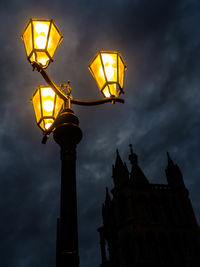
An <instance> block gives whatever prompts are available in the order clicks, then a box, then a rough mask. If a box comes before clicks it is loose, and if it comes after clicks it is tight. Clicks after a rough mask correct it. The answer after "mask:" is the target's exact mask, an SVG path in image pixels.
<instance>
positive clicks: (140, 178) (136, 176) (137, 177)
mask: <svg viewBox="0 0 200 267" xmlns="http://www.w3.org/2000/svg"><path fill="white" fill-rule="evenodd" d="M129 146H130V155H129V160H130V162H131V165H132V168H131V177H130V181H131V183H132V184H134V185H135V184H137V185H147V184H149V181H148V180H147V178H146V176H145V175H144V173H143V171H142V170H141V168H140V167H139V165H138V156H137V154H135V153H133V147H132V144H130V145H129Z"/></svg>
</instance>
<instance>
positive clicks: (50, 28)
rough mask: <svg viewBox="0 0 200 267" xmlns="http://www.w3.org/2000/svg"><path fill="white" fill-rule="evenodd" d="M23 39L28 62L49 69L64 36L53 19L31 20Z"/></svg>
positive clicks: (22, 35) (22, 36)
mask: <svg viewBox="0 0 200 267" xmlns="http://www.w3.org/2000/svg"><path fill="white" fill-rule="evenodd" d="M21 38H22V40H23V41H24V45H25V48H26V54H27V58H28V60H29V61H30V62H31V63H33V62H37V63H38V64H41V65H42V67H43V68H47V67H48V65H49V64H50V63H51V62H52V61H53V56H54V53H55V51H56V48H57V47H58V45H59V44H60V42H61V41H62V39H63V36H62V34H61V32H60V31H59V29H58V28H57V26H56V24H55V22H54V21H53V20H52V19H30V20H29V22H28V23H27V25H26V27H25V29H24V31H23V33H22V34H21Z"/></svg>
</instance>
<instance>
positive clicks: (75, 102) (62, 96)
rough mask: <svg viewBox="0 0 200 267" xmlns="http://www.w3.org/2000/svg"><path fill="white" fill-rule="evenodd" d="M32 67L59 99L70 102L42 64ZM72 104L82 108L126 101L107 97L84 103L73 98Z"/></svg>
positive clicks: (35, 63)
mask: <svg viewBox="0 0 200 267" xmlns="http://www.w3.org/2000/svg"><path fill="white" fill-rule="evenodd" d="M32 66H33V70H35V69H37V71H38V72H40V73H41V75H42V77H43V78H44V80H45V81H46V82H47V83H48V85H49V86H50V87H51V88H52V89H53V90H54V92H55V93H56V94H57V95H58V96H59V97H61V98H62V99H63V100H64V101H65V102H66V101H68V100H69V98H68V97H67V96H66V95H65V94H64V93H63V92H62V91H60V89H59V88H58V87H57V86H56V85H55V83H54V82H53V81H52V80H51V78H50V77H49V75H48V74H47V73H46V71H45V70H44V69H43V68H42V66H41V65H40V64H38V63H37V62H33V63H32ZM70 102H71V103H72V104H76V105H81V106H96V105H100V104H104V103H108V102H112V103H113V104H114V103H115V102H119V103H124V99H122V98H120V97H115V96H111V97H106V98H102V99H99V100H94V101H83V100H79V99H73V98H71V99H70Z"/></svg>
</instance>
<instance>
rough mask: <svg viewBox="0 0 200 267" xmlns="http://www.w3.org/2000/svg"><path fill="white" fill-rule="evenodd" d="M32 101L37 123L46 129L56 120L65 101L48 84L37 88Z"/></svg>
mask: <svg viewBox="0 0 200 267" xmlns="http://www.w3.org/2000/svg"><path fill="white" fill-rule="evenodd" d="M31 101H32V103H33V107H34V111H35V116H36V121H37V125H38V126H39V127H40V128H41V129H42V130H43V131H46V130H48V129H49V128H50V126H51V125H52V124H53V122H54V121H55V119H56V117H57V115H58V113H59V112H60V110H61V108H62V106H63V104H64V101H63V99H62V98H60V97H59V96H58V95H57V94H55V92H54V91H53V90H52V89H51V87H49V86H48V85H40V86H38V87H37V88H36V90H35V92H34V94H33V96H32V98H31Z"/></svg>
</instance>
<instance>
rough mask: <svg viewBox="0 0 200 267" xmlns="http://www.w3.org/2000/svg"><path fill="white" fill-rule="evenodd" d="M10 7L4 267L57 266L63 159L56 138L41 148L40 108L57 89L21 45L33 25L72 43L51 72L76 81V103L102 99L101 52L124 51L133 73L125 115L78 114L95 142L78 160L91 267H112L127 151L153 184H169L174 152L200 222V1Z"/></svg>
mask: <svg viewBox="0 0 200 267" xmlns="http://www.w3.org/2000/svg"><path fill="white" fill-rule="evenodd" d="M0 7H1V9H0V18H1V23H0V33H1V42H0V45H1V46H0V47H1V49H0V61H1V64H0V83H1V89H0V112H1V117H0V125H1V126H0V212H1V213H0V214H1V216H0V218H1V219H0V266H2V267H14V266H15V267H22V266H23V267H36V266H37V267H45V266H48V267H54V266H55V240H56V218H57V216H58V212H59V190H60V156H59V148H58V146H57V145H56V144H55V143H54V141H53V138H52V137H51V138H50V140H48V142H47V144H46V145H42V144H41V137H42V133H41V131H40V129H39V128H38V127H37V125H36V123H35V117H34V113H33V108H32V105H31V104H30V102H29V99H30V97H31V95H32V93H33V91H34V90H35V88H36V87H37V85H39V84H45V83H44V82H43V80H42V77H41V76H40V75H39V73H37V72H32V68H31V66H30V64H29V63H28V61H27V60H26V57H25V51H24V46H23V42H22V41H21V39H20V34H21V32H22V30H23V28H24V26H25V24H26V23H27V21H28V20H29V18H31V17H34V18H53V19H54V20H55V22H56V24H57V26H58V27H59V28H60V30H61V32H62V33H63V35H64V40H63V42H62V44H61V45H60V47H59V48H58V50H57V52H56V55H55V61H54V63H53V64H51V65H50V66H49V68H48V72H49V74H50V75H51V77H52V79H53V80H54V82H55V83H62V82H66V81H67V80H68V79H70V80H71V85H72V90H73V96H74V97H75V98H79V99H85V100H86V99H90V100H92V99H99V98H101V95H100V93H99V92H98V89H97V86H96V83H95V81H94V79H93V77H92V75H91V74H90V73H89V71H88V69H87V66H88V63H89V62H90V60H91V59H92V58H93V57H94V55H95V54H96V52H97V51H98V50H118V51H120V52H121V54H122V56H123V58H124V60H125V62H126V64H127V66H128V70H127V72H126V77H125V88H124V89H125V95H124V99H125V104H124V105H122V104H115V105H111V104H105V105H102V106H97V107H78V106H73V110H74V111H75V113H76V114H77V115H78V117H79V119H80V127H81V129H82V130H83V134H84V137H83V140H82V142H81V143H80V145H79V146H78V149H77V153H78V159H77V186H78V202H79V204H78V217H79V244H80V257H81V265H80V266H81V267H85V266H87V267H95V266H96V267H97V266H99V264H100V249H99V237H98V234H97V231H96V228H97V227H99V226H100V225H101V204H102V202H103V200H104V196H105V187H106V186H109V188H110V189H111V188H112V179H111V174H112V173H111V165H112V163H113V162H114V161H115V151H116V148H118V149H119V151H120V154H121V156H122V159H123V160H124V161H126V162H127V163H128V154H129V148H128V145H129V144H130V143H133V148H134V151H135V152H136V153H137V154H138V155H139V163H140V166H141V167H142V168H143V170H144V172H145V174H146V175H147V177H148V179H149V181H151V182H153V183H166V179H165V167H166V151H169V152H170V154H171V156H172V158H173V159H174V161H175V162H177V163H178V165H179V166H180V168H181V169H182V172H183V175H184V180H185V184H186V186H187V187H188V189H189V191H190V198H191V200H192V204H193V207H194V210H195V213H196V217H197V219H198V222H200V206H199V202H200V194H199V192H200V142H199V140H200V124H199V122H200V104H199V103H200V33H199V28H200V2H199V0H196V1H195V0H180V1H178V0H172V1H167V0H163V1H160V0H155V1H153V0H115V1H113V0H110V1H108V0H107V1H104V0H101V1H95V0H73V1H72V0H71V1H67V0H65V1H64V0H63V1H61V0H57V1H42V0H40V1H38V0H34V1H32V0H30V1H25V0H13V1H9V0H7V1H1V4H0ZM128 164H129V163H128ZM129 168H130V165H129Z"/></svg>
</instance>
